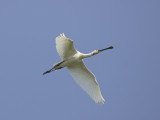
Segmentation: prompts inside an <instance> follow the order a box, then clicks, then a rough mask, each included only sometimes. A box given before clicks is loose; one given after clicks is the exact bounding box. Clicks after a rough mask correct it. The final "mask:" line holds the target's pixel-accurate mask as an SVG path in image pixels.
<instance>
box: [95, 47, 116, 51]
mask: <svg viewBox="0 0 160 120" xmlns="http://www.w3.org/2000/svg"><path fill="white" fill-rule="evenodd" d="M108 49H113V46H110V47H108V48H104V49H101V50H98V51H99V52H102V51H104V50H108Z"/></svg>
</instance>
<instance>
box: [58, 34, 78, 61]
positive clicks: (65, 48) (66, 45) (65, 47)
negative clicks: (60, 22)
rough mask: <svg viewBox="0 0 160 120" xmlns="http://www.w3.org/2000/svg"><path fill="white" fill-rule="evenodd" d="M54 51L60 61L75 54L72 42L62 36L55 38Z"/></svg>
mask: <svg viewBox="0 0 160 120" xmlns="http://www.w3.org/2000/svg"><path fill="white" fill-rule="evenodd" d="M56 49H57V52H58V54H59V56H60V57H61V59H62V60H64V59H66V58H68V57H70V56H73V55H74V54H75V53H77V51H76V49H75V48H74V44H73V41H72V40H70V39H69V38H67V37H66V36H65V35H64V34H60V36H58V37H56Z"/></svg>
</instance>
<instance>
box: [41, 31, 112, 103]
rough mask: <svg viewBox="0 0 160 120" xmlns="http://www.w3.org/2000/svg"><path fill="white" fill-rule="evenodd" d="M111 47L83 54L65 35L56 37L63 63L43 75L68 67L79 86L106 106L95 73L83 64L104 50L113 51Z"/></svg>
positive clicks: (57, 47) (97, 101)
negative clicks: (86, 59)
mask: <svg viewBox="0 0 160 120" xmlns="http://www.w3.org/2000/svg"><path fill="white" fill-rule="evenodd" d="M112 48H113V46H110V47H108V48H105V49H101V50H94V51H93V52H91V53H89V54H83V53H80V52H79V51H77V50H76V49H75V48H74V44H73V41H72V40H70V39H69V38H67V37H66V36H65V35H64V33H62V34H60V36H58V37H56V49H57V52H58V54H59V56H60V57H61V59H62V61H61V62H59V63H57V64H55V65H54V66H53V68H52V69H50V70H48V71H46V72H44V73H43V75H44V74H46V73H50V72H52V71H54V70H58V69H61V68H63V67H67V68H68V70H69V72H70V74H71V75H72V77H73V78H74V80H75V81H76V83H77V84H78V85H80V87H81V88H82V89H83V90H84V91H85V92H86V93H87V94H88V95H89V96H90V97H91V98H92V99H93V100H94V101H95V102H96V103H102V104H104V101H105V100H104V98H103V96H102V94H101V91H100V88H99V85H98V82H97V80H96V78H95V76H94V74H93V73H91V72H90V71H89V70H88V69H87V68H86V66H85V64H84V63H83V59H84V58H88V57H91V56H93V55H96V54H98V53H100V52H102V51H104V50H108V49H112Z"/></svg>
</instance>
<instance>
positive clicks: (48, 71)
mask: <svg viewBox="0 0 160 120" xmlns="http://www.w3.org/2000/svg"><path fill="white" fill-rule="evenodd" d="M52 71H54V68H52V69H50V70H47V71H46V72H44V73H43V75H45V74H47V73H50V72H52Z"/></svg>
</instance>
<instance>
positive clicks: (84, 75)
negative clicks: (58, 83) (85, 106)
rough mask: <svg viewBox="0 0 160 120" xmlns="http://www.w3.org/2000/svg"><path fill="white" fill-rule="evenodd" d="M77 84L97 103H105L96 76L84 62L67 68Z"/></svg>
mask: <svg viewBox="0 0 160 120" xmlns="http://www.w3.org/2000/svg"><path fill="white" fill-rule="evenodd" d="M67 68H68V70H69V72H70V74H71V75H72V77H73V78H74V80H75V81H76V83H77V84H79V85H80V87H81V88H82V89H83V90H84V91H85V92H87V94H88V95H89V96H90V97H91V98H92V99H93V100H94V101H95V102H96V103H104V101H105V100H104V98H103V97H102V94H101V91H100V88H99V85H98V83H97V81H96V78H95V76H94V75H93V74H92V73H91V72H90V71H89V70H88V69H87V68H86V66H85V65H84V63H83V61H81V62H79V63H76V64H73V65H72V66H69V67H67Z"/></svg>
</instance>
